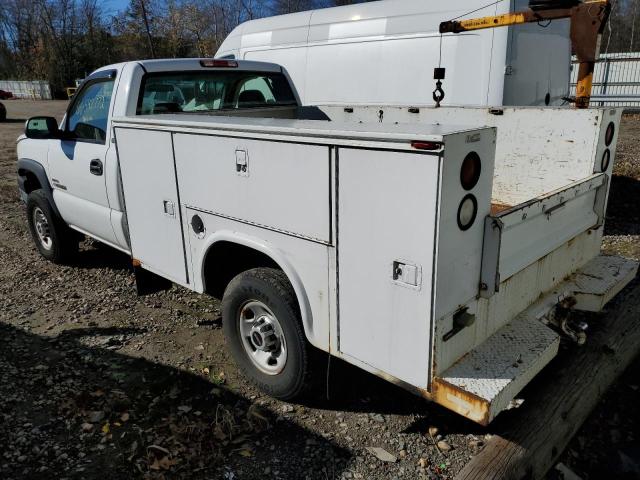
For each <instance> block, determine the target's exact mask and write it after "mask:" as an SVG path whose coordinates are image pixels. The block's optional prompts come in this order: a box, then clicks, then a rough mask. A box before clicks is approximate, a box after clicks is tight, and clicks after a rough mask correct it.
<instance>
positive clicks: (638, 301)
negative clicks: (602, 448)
mask: <svg viewBox="0 0 640 480" xmlns="http://www.w3.org/2000/svg"><path fill="white" fill-rule="evenodd" d="M638 305H640V280H638V279H636V280H634V281H633V282H632V283H631V284H630V285H629V287H628V289H627V291H626V292H623V293H622V294H621V295H620V296H619V297H618V298H616V299H615V300H614V301H613V304H612V305H610V306H609V312H608V313H607V314H601V315H590V316H589V317H588V320H589V322H590V325H591V327H592V328H591V329H590V334H589V336H588V339H587V343H586V345H584V346H582V347H578V346H574V345H571V346H570V347H569V348H568V351H565V352H563V353H562V354H560V355H559V356H558V358H556V359H555V360H554V361H553V362H551V364H549V365H548V366H547V368H546V369H545V370H544V371H543V372H542V373H541V374H540V375H539V376H538V378H536V379H535V380H534V381H533V382H532V383H531V384H530V385H529V386H528V387H527V388H526V390H525V391H524V392H523V395H524V397H525V402H524V404H523V405H522V406H521V407H520V408H518V409H517V410H515V411H509V412H504V413H502V414H501V415H500V416H499V417H498V418H497V419H496V420H495V422H494V424H493V427H494V428H495V433H496V435H493V437H492V438H491V439H490V440H489V441H488V442H487V445H486V446H485V448H484V449H483V450H482V451H481V452H480V453H479V454H478V455H477V456H475V457H473V458H472V459H471V460H470V461H469V463H468V464H467V465H466V466H465V467H464V468H463V469H462V471H460V473H459V474H458V475H457V476H456V480H482V479H487V480H488V479H491V480H498V479H505V480H506V479H525V478H526V479H531V480H533V479H540V478H544V476H545V475H546V473H547V471H548V470H549V469H550V468H551V467H552V466H553V465H554V464H555V462H556V460H557V459H558V457H559V456H560V454H561V453H562V451H563V450H564V449H565V448H566V446H567V444H568V443H569V441H570V440H571V438H572V437H573V435H574V434H575V433H576V432H577V430H578V429H579V428H580V426H581V425H582V423H583V422H584V421H585V420H586V418H587V416H588V415H589V413H591V411H592V410H593V409H594V407H595V406H596V405H597V403H598V402H599V400H600V399H601V397H602V395H603V394H604V393H605V392H606V391H607V389H608V388H609V387H610V386H611V384H612V383H613V382H614V381H615V380H616V378H617V377H618V376H619V375H620V374H621V373H622V372H623V371H624V370H625V368H626V367H627V366H628V365H629V364H630V363H631V361H632V360H633V359H634V358H635V356H636V355H637V354H638V352H639V351H640V319H639V318H638V317H637V313H636V312H637V310H638Z"/></svg>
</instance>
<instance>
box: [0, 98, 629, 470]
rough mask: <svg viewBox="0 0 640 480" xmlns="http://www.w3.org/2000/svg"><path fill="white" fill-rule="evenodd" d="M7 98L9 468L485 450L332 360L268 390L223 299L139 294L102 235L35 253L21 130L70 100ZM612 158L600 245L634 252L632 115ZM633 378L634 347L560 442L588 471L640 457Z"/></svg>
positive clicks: (328, 465) (0, 429)
mask: <svg viewBox="0 0 640 480" xmlns="http://www.w3.org/2000/svg"><path fill="white" fill-rule="evenodd" d="M5 105H6V106H7V110H8V118H9V120H8V122H7V123H1V124H0V265H1V267H0V478H3V479H7V480H10V479H49V478H52V477H55V478H59V479H85V478H88V479H98V478H109V479H120V478H122V479H124V478H166V479H173V478H210V479H225V480H232V479H233V480H236V479H238V480H239V479H258V478H259V479H261V480H264V479H323V480H329V479H342V478H361V479H413V478H427V479H440V478H443V479H444V478H452V477H453V476H454V475H455V474H456V473H457V472H458V471H459V470H460V469H461V468H462V467H463V466H464V464H465V463H466V462H467V461H468V460H469V459H470V458H471V457H472V456H473V455H474V454H476V453H477V452H478V451H479V450H481V449H482V447H483V445H484V442H485V441H486V439H487V438H489V436H490V435H491V434H492V429H491V427H489V428H481V427H479V426H478V425H476V424H474V423H472V422H470V421H467V420H465V419H463V418H461V417H459V416H458V415H455V414H452V413H449V412H448V411H446V410H445V409H443V408H441V407H439V406H438V405H435V404H431V403H428V402H426V401H424V400H422V399H420V398H418V397H415V396H413V395H412V394H410V393H407V392H405V391H404V390H401V389H399V388H398V387H395V386H393V385H391V384H389V383H387V382H384V381H382V380H380V379H378V378H376V377H374V376H371V375H369V374H367V373H364V372H362V371H360V370H358V369H356V368H353V367H350V366H348V365H345V364H343V363H341V362H339V361H333V360H332V363H331V375H330V377H329V381H328V391H327V392H322V393H318V395H317V396H316V397H315V398H312V399H308V400H306V401H304V402H302V403H300V404H289V403H285V402H280V401H276V400H273V399H271V398H269V397H266V396H264V395H262V394H261V393H260V392H259V391H258V390H256V389H255V388H253V387H252V386H251V385H250V384H248V383H247V382H246V381H245V380H244V379H243V378H242V377H241V376H240V375H239V374H238V372H237V370H236V368H235V366H234V365H233V363H232V361H231V359H230V357H229V355H228V354H227V352H226V350H225V347H224V341H223V338H222V331H221V328H220V318H219V302H218V301H217V300H216V299H213V298H209V297H206V296H202V295H198V294H195V293H193V292H190V291H188V290H186V289H183V288H181V287H173V288H172V289H171V290H169V291H167V292H162V293H158V294H154V295H151V296H147V297H140V298H139V297H137V296H136V294H135V288H134V279H133V274H132V271H131V268H130V259H129V258H128V257H127V256H126V255H123V254H121V253H119V252H116V251H114V250H112V249H110V248H108V247H105V246H103V245H101V244H99V243H97V242H92V241H86V242H84V244H83V246H82V251H81V253H80V255H79V256H78V259H77V260H76V262H75V264H74V265H71V266H58V265H53V264H50V263H48V262H46V261H45V260H43V259H42V258H40V256H39V255H38V254H37V253H36V250H35V248H34V247H33V245H32V242H31V238H30V236H29V233H28V230H27V227H26V223H25V215H24V208H23V207H22V205H21V204H20V202H19V200H18V195H17V186H16V175H15V161H16V153H15V139H16V137H17V136H18V135H19V134H20V133H21V131H22V129H23V125H24V120H25V119H26V118H28V117H29V116H32V115H36V114H39V115H54V116H56V117H58V118H60V117H61V116H62V112H63V111H64V109H65V107H66V102H32V101H7V102H5ZM615 172H616V174H617V175H616V177H615V178H614V183H613V190H612V194H611V199H610V204H609V213H608V218H607V237H606V240H605V245H604V249H605V250H606V251H608V252H622V253H624V254H625V255H627V256H630V257H634V258H640V241H639V240H640V209H638V199H639V198H640V117H625V119H624V122H623V126H622V130H621V138H620V141H619V147H618V154H617V164H616V170H615ZM622 295H624V293H623V294H622ZM639 309H640V307H639ZM543 374H544V372H543ZM639 374H640V361H639V360H638V359H636V361H635V363H634V364H633V365H632V366H631V367H630V368H629V369H628V370H627V372H625V374H624V375H623V376H622V377H621V378H620V379H619V380H618V381H617V383H616V384H615V386H614V387H613V388H612V389H611V390H610V391H609V392H608V393H607V394H606V395H605V396H604V398H603V400H602V402H601V403H600V405H599V406H598V408H597V409H596V410H595V411H594V412H593V414H592V415H591V416H590V418H589V420H588V421H587V422H586V423H585V425H584V426H583V427H582V428H581V430H580V431H579V433H578V434H577V435H576V437H575V438H574V439H573V440H572V442H571V444H570V446H569V447H568V448H567V450H566V451H565V452H564V453H563V455H562V457H561V461H562V462H563V463H565V464H567V465H569V466H570V468H571V469H573V470H574V471H575V472H577V473H579V474H580V475H581V476H582V477H583V478H601V476H602V475H601V474H602V472H608V474H609V476H610V477H612V475H614V474H615V472H618V473H620V474H621V475H622V472H624V468H627V467H626V465H631V467H629V468H633V467H634V465H635V467H637V466H638V462H640V455H638V454H637V453H638V452H637V449H638V442H639V439H638V434H639V432H640V428H639V427H640V409H639V408H638V407H637V405H638V400H639V399H640V393H638V389H639V378H640V377H639ZM430 427H436V428H437V429H438V432H437V433H436V436H435V438H432V437H431V436H430V435H429V434H428V432H429V429H430ZM434 440H435V441H439V440H443V441H444V442H446V443H447V444H448V445H449V446H450V447H451V449H450V450H449V451H447V452H443V451H440V450H439V449H438V448H437V447H436V446H435V444H434ZM366 447H380V448H383V449H385V450H386V451H387V452H389V453H391V454H392V455H394V456H395V457H396V459H397V460H396V461H395V462H383V461H381V460H379V459H377V458H376V457H374V456H373V455H372V454H371V453H369V451H367V450H366ZM634 448H635V450H634ZM620 459H622V460H620ZM625 462H626V463H625ZM634 462H635V464H634ZM630 471H633V470H630ZM631 475H634V474H633V473H632V474H631ZM638 475H640V474H638ZM612 478H618V477H615V475H614V476H613V477H612ZM629 478H635V477H633V476H632V477H629Z"/></svg>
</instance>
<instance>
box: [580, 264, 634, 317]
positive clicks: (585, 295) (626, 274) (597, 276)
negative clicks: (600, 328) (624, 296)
mask: <svg viewBox="0 0 640 480" xmlns="http://www.w3.org/2000/svg"><path fill="white" fill-rule="evenodd" d="M637 273H638V262H636V261H634V260H629V259H628V258H624V257H618V256H614V255H598V256H597V257H595V258H594V259H593V260H591V261H590V262H589V263H587V264H586V265H585V266H584V267H582V268H581V269H580V271H579V272H578V273H576V274H575V275H574V277H573V279H572V280H571V283H573V284H574V286H575V287H574V290H573V291H574V296H575V299H576V305H575V307H574V308H575V309H576V310H586V311H589V312H599V311H600V310H602V308H603V307H604V306H605V304H606V303H607V302H608V301H609V300H611V299H612V298H613V297H615V296H616V295H617V294H618V293H619V292H620V290H622V289H623V288H624V287H625V286H626V285H627V284H628V283H629V282H630V281H631V280H633V279H634V278H635V276H636V274H637Z"/></svg>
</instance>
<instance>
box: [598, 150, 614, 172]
mask: <svg viewBox="0 0 640 480" xmlns="http://www.w3.org/2000/svg"><path fill="white" fill-rule="evenodd" d="M610 161H611V152H610V151H609V149H608V148H605V149H604V152H602V158H601V159H600V171H601V172H606V171H607V169H608V168H609V162H610Z"/></svg>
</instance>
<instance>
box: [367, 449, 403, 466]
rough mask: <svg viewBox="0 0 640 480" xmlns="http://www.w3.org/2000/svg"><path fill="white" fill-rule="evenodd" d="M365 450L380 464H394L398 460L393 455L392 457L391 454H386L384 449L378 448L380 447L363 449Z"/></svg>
mask: <svg viewBox="0 0 640 480" xmlns="http://www.w3.org/2000/svg"><path fill="white" fill-rule="evenodd" d="M365 448H366V450H367V451H368V452H369V453H371V454H373V455H375V456H376V458H377V459H378V460H380V461H382V462H390V463H394V462H396V461H397V460H398V459H397V458H396V456H395V455H392V454H391V453H389V452H387V451H386V450H385V449H384V448H380V447H365Z"/></svg>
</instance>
